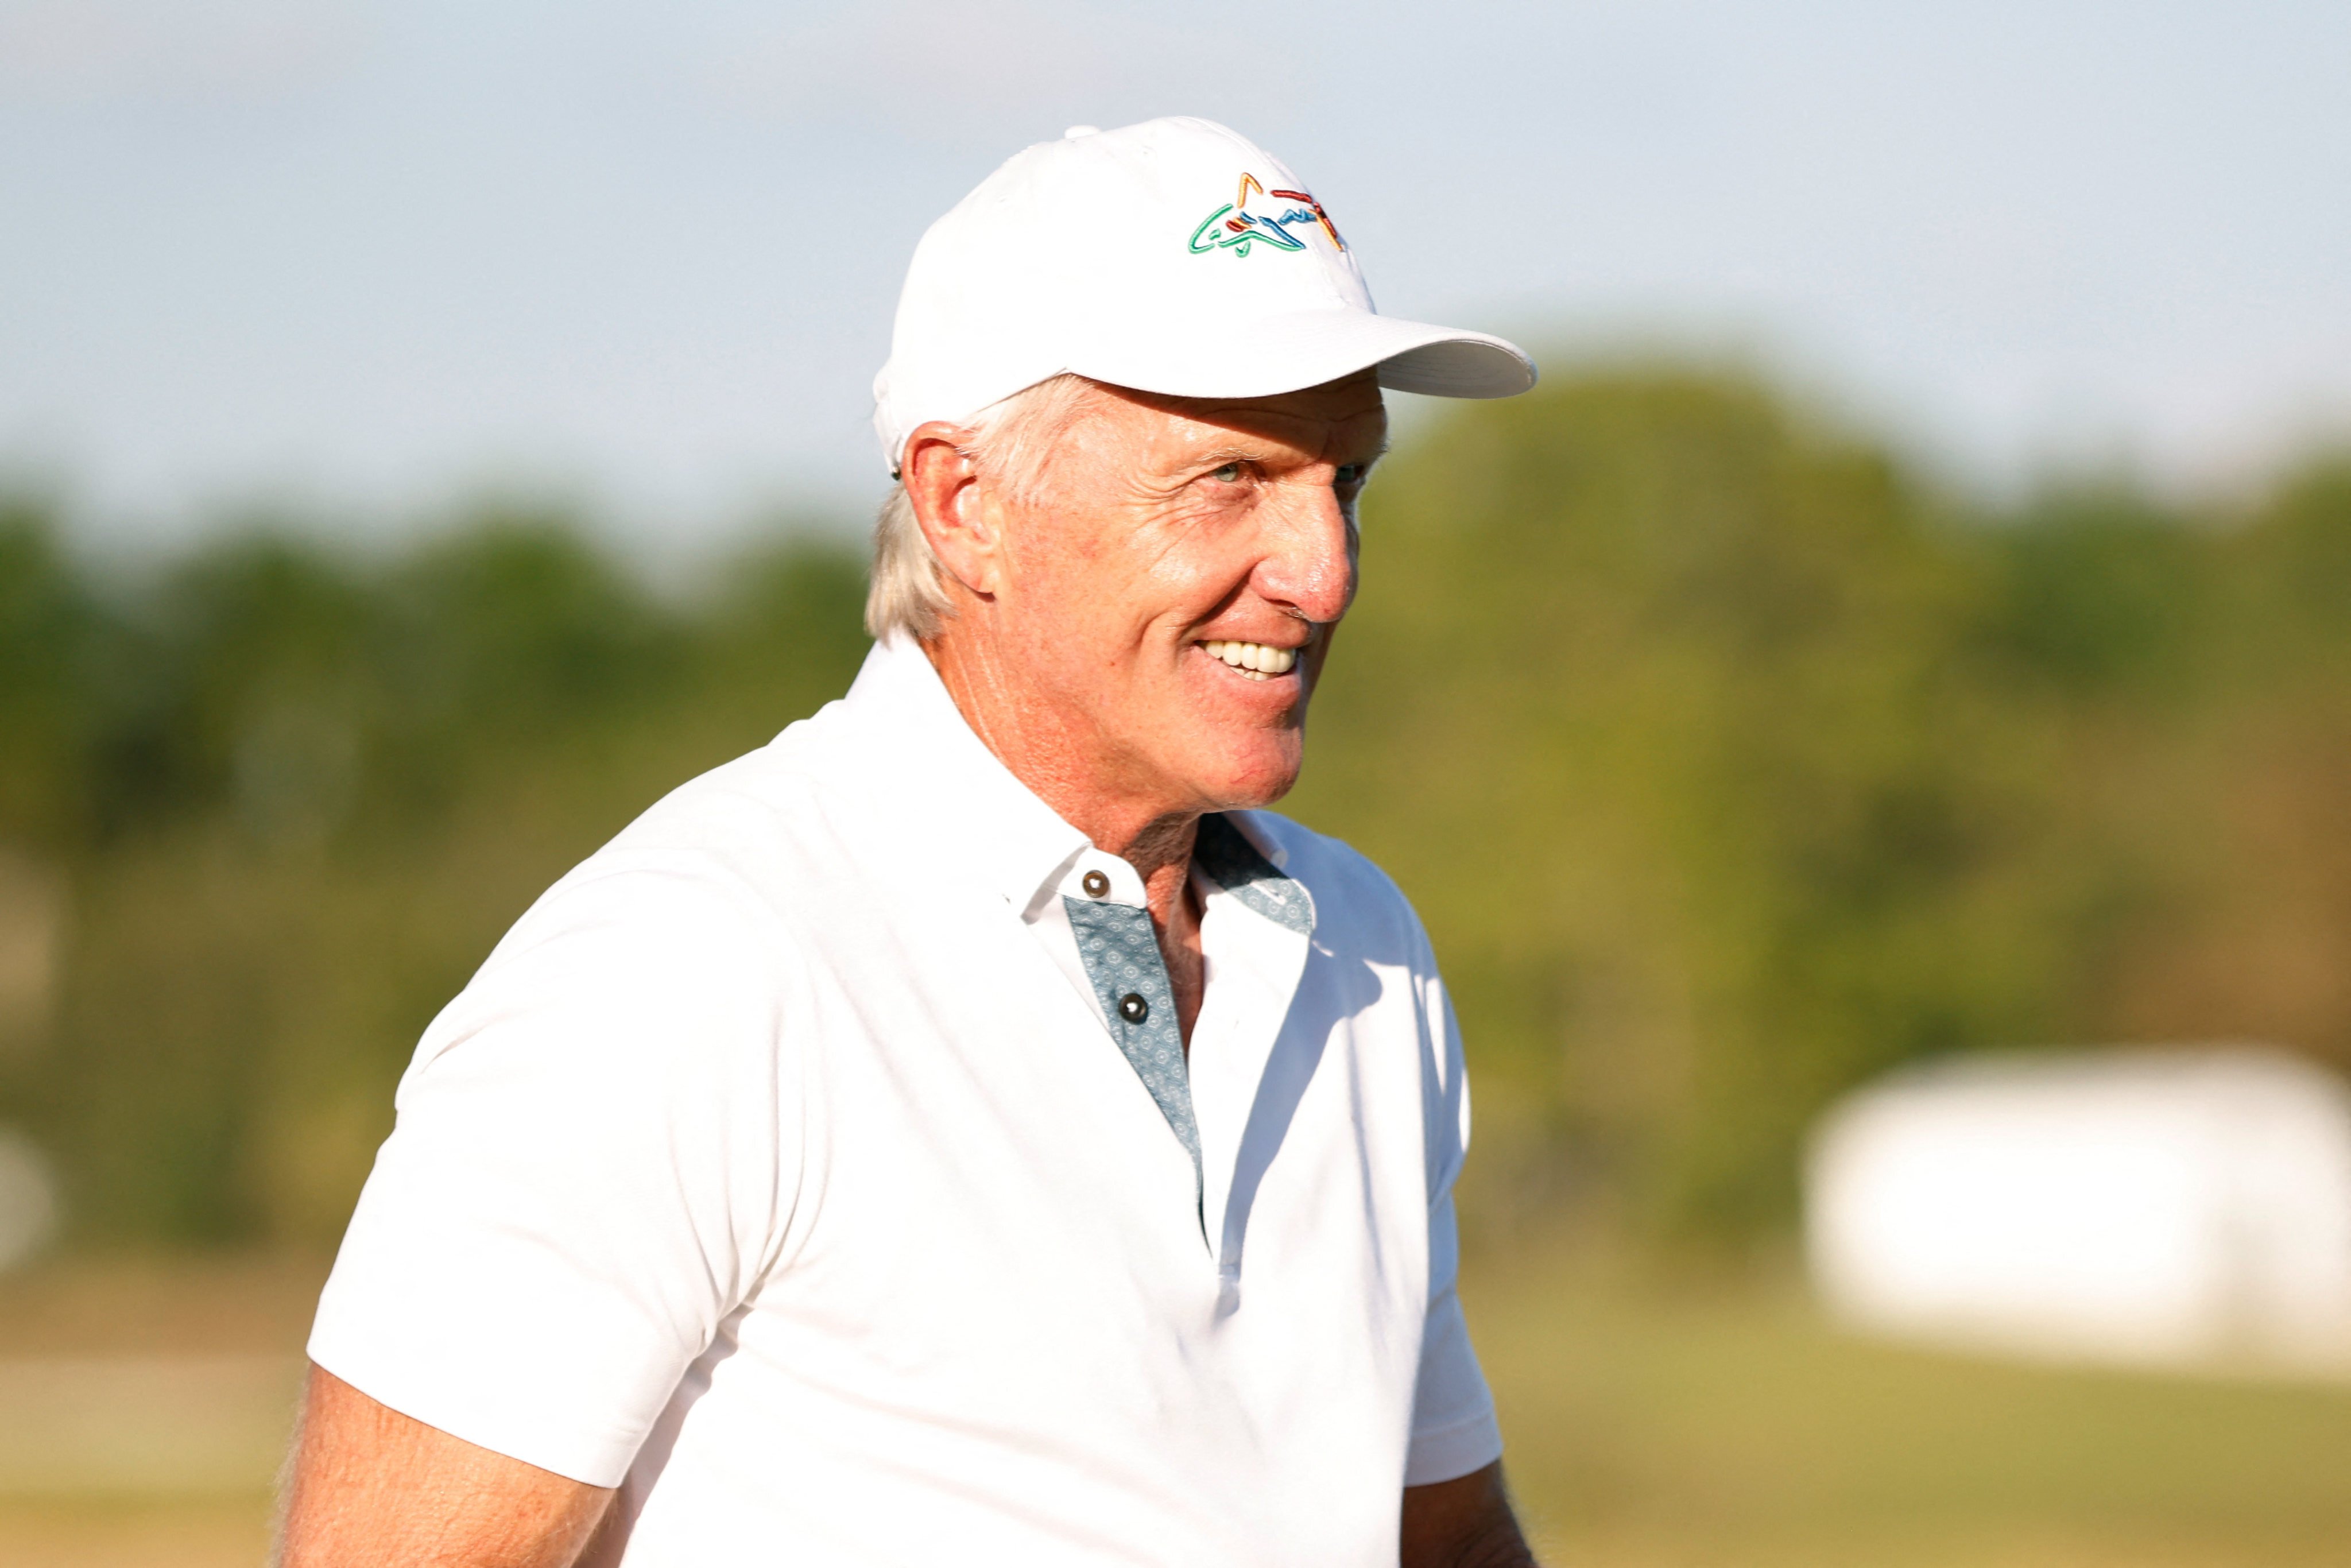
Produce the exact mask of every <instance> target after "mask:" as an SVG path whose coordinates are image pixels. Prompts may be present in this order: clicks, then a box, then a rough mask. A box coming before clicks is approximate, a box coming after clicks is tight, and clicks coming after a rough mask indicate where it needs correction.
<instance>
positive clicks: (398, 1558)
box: [277, 1367, 612, 1568]
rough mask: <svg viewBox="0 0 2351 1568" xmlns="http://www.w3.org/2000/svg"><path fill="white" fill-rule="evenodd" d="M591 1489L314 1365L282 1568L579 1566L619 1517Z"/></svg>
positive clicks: (608, 1496)
mask: <svg viewBox="0 0 2351 1568" xmlns="http://www.w3.org/2000/svg"><path fill="white" fill-rule="evenodd" d="M611 1500H612V1492H611V1489H609V1488H605V1487H593V1486H590V1485H588V1484H587V1483H586V1482H584V1481H575V1480H573V1479H570V1478H569V1477H567V1476H559V1475H557V1474H556V1473H555V1472H554V1471H552V1470H543V1469H539V1468H538V1466H536V1465H528V1464H525V1463H524V1462H523V1461H522V1460H520V1459H514V1458H507V1456H506V1455H504V1454H500V1453H496V1452H494V1451H493V1450H491V1449H488V1448H481V1447H478V1446H477V1445H475V1444H473V1443H468V1442H466V1441H465V1439H463V1438H461V1437H452V1436H450V1435H449V1434H448V1433H446V1432H443V1431H440V1430H438V1429H437V1428H435V1427H428V1426H426V1425H425V1424H424V1423H423V1422H422V1421H418V1420H414V1419H412V1418H411V1417H409V1416H402V1415H401V1414H400V1413H399V1412H398V1411H396V1410H392V1409H390V1408H388V1407H387V1406H382V1405H380V1404H378V1403H377V1402H376V1401H375V1400H373V1399H371V1398H369V1397H368V1396H366V1395H364V1394H362V1393H360V1391H359V1390H358V1389H356V1388H353V1387H352V1386H351V1385H350V1384H348V1383H345V1382H343V1381H342V1380H341V1379H340V1378H338V1377H336V1376H335V1375H332V1374H331V1373H328V1372H324V1371H321V1370H319V1368H317V1367H313V1368H311V1371H310V1382H309V1386H308V1390H307V1391H306V1393H305V1394H304V1396H303V1402H302V1423H301V1427H300V1429H299V1430H298V1433H297V1434H296V1437H295V1439H294V1453H293V1457H292V1458H291V1459H290V1461H289V1462H288V1465H287V1477H286V1496H285V1503H284V1507H285V1514H284V1520H283V1522H282V1524H281V1525H280V1528H279V1532H278V1542H277V1563H278V1565H279V1568H378V1565H381V1568H395V1565H397V1568H424V1565H426V1564H435V1563H447V1564H453V1565H454V1564H459V1563H463V1564H465V1565H466V1568H569V1564H571V1563H575V1562H577V1561H578V1560H579V1558H580V1553H581V1552H582V1550H583V1549H584V1548H585V1547H586V1546H587V1545H588V1543H589V1542H590V1539H591V1538H592V1537H593V1536H594V1534H595V1531H596V1527H597V1525H598V1524H599V1523H600V1522H601V1521H603V1520H604V1519H605V1518H606V1516H607V1514H608V1513H609V1512H610V1510H611Z"/></svg>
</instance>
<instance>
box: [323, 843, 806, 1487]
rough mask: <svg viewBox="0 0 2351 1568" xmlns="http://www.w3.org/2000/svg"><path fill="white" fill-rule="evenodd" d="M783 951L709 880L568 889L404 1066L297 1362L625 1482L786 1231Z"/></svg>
mask: <svg viewBox="0 0 2351 1568" xmlns="http://www.w3.org/2000/svg"><path fill="white" fill-rule="evenodd" d="M780 951H781V944H780V941H779V939H778V937H777V936H775V935H774V934H773V933H771V932H770V931H769V930H768V927H767V926H766V925H764V924H763V912H762V911H761V910H760V909H759V908H758V906H757V904H755V902H754V901H753V900H752V899H751V898H750V897H749V896H748V895H747V894H742V893H739V892H737V891H736V890H735V889H734V888H733V887H732V886H730V885H727V884H724V883H720V882H718V881H717V880H716V878H715V877H711V876H704V875H697V874H691V873H681V872H677V871H674V870H622V871H614V872H607V873H603V874H601V875H594V876H576V877H575V878H574V879H572V880H569V881H567V882H566V883H559V884H558V886H557V887H556V888H555V889H553V890H551V891H550V892H549V894H548V895H547V897H546V898H544V899H543V900H542V901H541V902H540V904H538V906H537V907H535V908H534V909H533V910H532V911H531V912H530V913H529V914H528V915H526V916H525V917H524V918H523V920H522V922H521V923H520V924H519V925H517V926H516V928H515V930H514V931H513V932H512V933H511V934H509V936H507V939H506V941H505V942H503V943H501V944H500V945H499V947H498V950H497V951H496V953H494V954H493V955H492V956H491V957H490V960H489V962H488V963H487V964H486V965H485V966H484V967H483V968H482V971H481V972H480V973H479V974H478V975H476V976H475V978H474V981H473V983H472V984H471V985H469V986H468V987H467V988H465V991H464V992H463V993H462V994H461V995H460V996H459V997H458V998H457V999H456V1000H455V1001H454V1002H452V1003H451V1004H450V1005H449V1007H448V1008H447V1009H445V1010H444V1012H443V1013H442V1014H441V1016H440V1017H439V1018H438V1019H434V1023H433V1025H432V1027H431V1028H430V1029H429V1030H428V1031H427V1032H426V1035H425V1038H424V1040H423V1043H422V1045H421V1046H420V1047H419V1048H418V1051H417V1055H416V1059H415V1061H414V1063H413V1065H412V1066H411V1067H410V1069H409V1071H408V1074H407V1076H406V1077H405V1078H404V1079H403V1080H402V1084H401V1089H400V1093H399V1098H398V1110H399V1115H398V1120H397V1123H396V1124H395V1127H394V1130H393V1132H392V1136H391V1138H390V1139H389V1140H387V1141H386V1143H385V1144H384V1146H383V1148H382V1150H381V1152H380V1153H379V1154H378V1155H377V1157H376V1164H375V1167H374V1170H373V1172H372V1173H371V1175H370V1176H369V1178H368V1183H367V1186H366V1188H365V1190H364V1192H363V1193H362V1194H361V1197H360V1204H359V1208H358V1211H357V1212H356V1213H355V1214H354V1216H353V1217H352V1220H351V1224H350V1229H349V1231H348V1232H347V1233H346V1235H345V1238H344V1241H343V1246H342V1249H341V1251H340V1254H339V1255H338V1257H337V1260H336V1262H335V1268H334V1272H333V1274H332V1276H331V1278H330V1279H329V1281H328V1284H327V1289H326V1292H325V1294H324V1296H323V1298H322V1299H321V1301H320V1303H319V1316H318V1320H317V1323H316V1326H315V1327H314V1329H313V1332H312V1334H311V1339H310V1347H309V1348H310V1357H311V1359H312V1360H313V1361H314V1362H316V1363H317V1364H319V1366H321V1367H323V1368H325V1369H326V1370H327V1371H328V1372H329V1373H332V1374H333V1375H336V1376H337V1377H340V1378H341V1379H342V1380H343V1381H345V1382H347V1383H349V1384H350V1385H353V1386H354V1387H356V1388H358V1389H360V1391H361V1392H362V1393H365V1394H367V1395H369V1396H371V1397H372V1398H374V1399H376V1400H377V1401H379V1402H380V1403H381V1404H384V1405H386V1406H390V1407H392V1409H394V1410H398V1411H400V1412H402V1414H404V1415H407V1416H413V1417H415V1418H416V1419H418V1420H420V1421H423V1422H425V1423H426V1424H428V1425H430V1426H433V1427H439V1428H440V1429H442V1430H444V1431H445V1432H449V1433H451V1434H453V1435H455V1436H456V1437H463V1438H465V1440H467V1441H468V1442H472V1443H476V1444H479V1445H481V1446H482V1447H484V1448H491V1449H494V1450H496V1451H497V1452H499V1453H503V1454H507V1455H510V1456H512V1457H513V1458H518V1459H522V1460H525V1461H526V1462H528V1463H530V1464H534V1465H537V1466H538V1467H540V1468H541V1469H549V1470H553V1471H555V1472H557V1473H558V1474H560V1475H565V1476H569V1477H571V1478H573V1479H577V1480H581V1481H586V1482H589V1483H590V1484H592V1485H596V1486H615V1485H618V1484H619V1482H620V1481H621V1479H622V1477H623V1475H624V1474H625V1473H626V1472H627V1470H628V1468H629V1465H630V1462H631V1461H632V1458H634V1456H635V1454H636V1451H637V1448H638V1447H639V1445H640V1444H641V1443H642V1442H643V1440H644V1437H645V1436H646V1434H647V1432H648V1431H649V1430H650V1429H651V1428H652V1427H653V1423H654V1421H655V1420H656V1419H657V1418H658V1417H659V1416H660V1415H661V1413H662V1411H663V1409H664V1407H665V1406H666V1405H667V1404H668V1402H669V1399H670V1396H671V1395H672V1393H673V1391H674V1389H675V1387H676V1385H677V1383H678V1380H679V1378H680V1377H681V1376H682V1375H684V1372H685V1370H686V1369H687V1368H688V1367H689V1366H690V1365H691V1364H693V1363H694V1361H695V1358H696V1357H698V1356H699V1355H701V1354H702V1353H703V1352H704V1351H705V1349H706V1348H708V1346H709V1345H710V1343H712V1340H713V1338H714V1336H715V1335H716V1333H717V1331H718V1328H719V1325H720V1324H721V1323H722V1322H724V1320H725V1319H726V1316H727V1314H728V1313H730V1312H732V1311H733V1310H734V1309H735V1308H736V1306H737V1305H738V1304H739V1303H740V1301H741V1300H742V1299H743V1297H744V1296H745V1295H746V1293H747V1291H748V1290H749V1289H750V1287H751V1286H752V1285H753V1284H754V1283H755V1282H756V1281H757V1279H758V1275H759V1273H760V1272H761V1271H763V1270H764V1269H765V1268H766V1267H767V1266H768V1263H769V1262H770V1261H771V1260H772V1259H773V1256H774V1254H775V1251H776V1249H777V1247H778V1239H779V1237H780V1234H781V1232H782V1229H783V1227H784V1224H785V1223H786V1221H787V1220H788V1218H789V1209H790V1202H791V1197H792V1194H793V1192H794V1190H795V1188H796V1183H797V1176H798V1169H799V1110H798V1100H799V1094H798V1084H799V1080H798V1071H797V1068H796V1067H795V1066H794V1065H793V1064H792V1062H791V1061H789V1059H788V1058H787V1056H786V1053H785V1049H784V1048H785V1045H786V1043H787V1042H786V1041H785V1040H784V1039H783V1034H784V1031H783V1030H782V1028H781V1021H782V1020H781V1013H782V1009H783V1001H782V993H781V988H780V984H779V979H778V963H779V959H778V954H779V952H780Z"/></svg>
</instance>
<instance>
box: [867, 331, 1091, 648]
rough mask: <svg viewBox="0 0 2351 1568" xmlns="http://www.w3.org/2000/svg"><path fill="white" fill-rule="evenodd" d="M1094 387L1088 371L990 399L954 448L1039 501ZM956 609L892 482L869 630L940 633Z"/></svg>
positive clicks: (909, 507)
mask: <svg viewBox="0 0 2351 1568" xmlns="http://www.w3.org/2000/svg"><path fill="white" fill-rule="evenodd" d="M1096 391H1097V385H1096V383H1095V382H1090V381H1088V380H1086V379H1085V377H1083V376H1076V375H1069V374H1066V373H1064V374H1062V375H1058V376H1052V377H1049V378H1048V379H1046V380H1044V381H1041V382H1038V383H1037V384H1036V385H1034V386H1031V387H1028V388H1025V389H1024V390H1022V391H1020V392H1014V393H1013V394H1012V395H1011V396H1010V397H1008V398H1005V399H1003V400H1002V401H1000V402H992V403H990V404H988V405H987V407H986V408H984V409H982V410H980V411H979V413H977V414H974V415H973V416H972V421H971V423H970V424H968V425H967V426H966V427H965V429H964V431H963V439H962V440H960V441H958V442H957V443H956V451H958V452H960V453H962V454H963V455H965V456H966V457H967V458H969V459H970V460H971V462H972V465H973V466H974V467H975V468H977V470H978V471H979V473H980V475H981V476H982V477H984V478H986V479H988V480H989V481H991V482H993V483H995V484H997V485H998V486H1003V487H1004V488H1006V489H1008V491H1009V492H1010V493H1011V494H1012V495H1013V496H1014V497H1016V498H1019V499H1020V500H1024V501H1029V500H1034V499H1035V498H1036V497H1038V495H1039V494H1040V492H1041V491H1042V490H1043V488H1044V478H1045V466H1046V459H1047V458H1048V457H1049V456H1050V455H1051V454H1052V450H1053V447H1054V444H1056V443H1057V442H1059V441H1060V440H1061V434H1062V433H1063V432H1064V431H1066V430H1068V428H1069V426H1070V423H1071V420H1073V419H1075V418H1076V417H1077V414H1078V413H1079V411H1080V410H1081V409H1082V408H1083V407H1084V406H1085V404H1086V402H1088V401H1089V400H1090V399H1091V398H1092V396H1093V395H1094V393H1095V392H1096ZM954 614H955V601H953V600H952V599H951V598H949V597H948V594H947V584H946V570H945V569H944V568H942V567H941V566H940V565H939V558H938V557H937V556H936V555H935V554H934V553H933V552H932V549H931V541H930V540H929V539H927V538H924V537H923V527H922V524H921V522H920V521H919V520H918V519H917V518H916V517H915V516H914V499H913V497H909V496H908V495H907V494H906V486H904V484H897V485H893V486H890V497H889V499H887V500H885V501H883V503H882V513H881V516H879V517H876V518H874V520H873V578H872V585H871V586H870V587H869V588H868V589H867V590H866V592H865V630H866V632H868V633H869V634H870V635H872V637H874V638H875V639H876V640H877V641H878V640H879V639H882V638H884V637H887V636H889V635H890V634H891V633H892V632H897V633H900V634H902V635H904V636H908V637H914V638H918V639H920V638H929V637H935V636H936V635H938V632H939V628H940V627H941V626H942V625H943V624H944V623H945V622H947V621H948V620H949V619H951V618H952V617H953V616H954Z"/></svg>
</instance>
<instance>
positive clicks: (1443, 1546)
mask: <svg viewBox="0 0 2351 1568" xmlns="http://www.w3.org/2000/svg"><path fill="white" fill-rule="evenodd" d="M1399 1534H1400V1541H1399V1543H1398V1544H1399V1551H1398V1559H1399V1561H1400V1563H1401V1564H1402V1568H1535V1555H1534V1552H1532V1551H1531V1550H1530V1549H1529V1547H1528V1545H1527V1538H1526V1537H1525V1536H1524V1535H1523V1534H1521V1533H1520V1531H1519V1521H1518V1517H1517V1515H1515V1514H1514V1513H1512V1512H1511V1511H1510V1494H1509V1493H1508V1492H1507V1491H1506V1490H1503V1487H1502V1466H1501V1461H1500V1460H1499V1459H1498V1460H1496V1461H1495V1462H1494V1463H1492V1464H1490V1465H1488V1466H1487V1467H1486V1468H1485V1469H1479V1470H1472V1471H1470V1472H1469V1474H1468V1475H1466V1476H1460V1477H1458V1478H1456V1479H1452V1480H1449V1481H1437V1482H1436V1483H1434V1484H1433V1485H1429V1486H1418V1487H1406V1488H1405V1489H1404V1515H1403V1523H1402V1526H1401V1529H1400V1531H1399Z"/></svg>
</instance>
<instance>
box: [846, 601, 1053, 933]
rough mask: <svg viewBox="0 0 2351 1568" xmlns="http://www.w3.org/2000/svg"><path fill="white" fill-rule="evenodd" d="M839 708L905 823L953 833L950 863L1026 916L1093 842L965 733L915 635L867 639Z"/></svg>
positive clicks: (919, 828) (952, 702) (965, 726)
mask: <svg viewBox="0 0 2351 1568" xmlns="http://www.w3.org/2000/svg"><path fill="white" fill-rule="evenodd" d="M842 706H843V707H844V708H846V710H847V711H848V714H849V716H851V718H852V720H853V721H854V722H855V724H856V725H857V727H858V729H859V731H860V734H861V736H862V738H863V739H864V740H865V742H866V743H867V744H868V745H869V746H871V747H873V748H874V750H875V751H876V753H877V754H878V755H877V758H876V759H877V760H878V761H880V762H881V763H882V765H883V771H884V773H885V775H886V776H887V778H886V787H887V788H888V789H889V792H890V793H891V794H892V795H893V796H895V797H898V798H899V799H901V800H904V803H905V807H906V810H907V815H908V817H909V819H910V821H908V824H907V825H908V826H909V828H910V829H913V830H914V831H923V825H925V824H936V825H937V827H938V828H939V829H943V830H945V831H947V832H949V833H951V834H952V835H953V837H954V840H955V843H954V845H953V846H952V852H953V853H954V854H955V855H956V858H957V859H958V861H960V862H961V863H963V864H964V865H966V866H967V867H968V868H969V869H970V870H972V871H973V872H975V873H977V875H978V876H979V877H980V879H981V880H982V881H984V882H986V883H987V885H988V886H990V887H991V888H993V889H995V890H996V891H997V892H998V893H999V894H1002V895H1003V897H1004V900H1005V902H1006V903H1008V904H1011V905H1012V907H1013V908H1014V909H1015V910H1017V911H1019V912H1021V913H1022V914H1024V915H1025V914H1027V913H1028V912H1029V909H1030V906H1031V905H1032V904H1035V903H1036V902H1037V900H1038V899H1039V898H1040V896H1041V895H1042V894H1044V892H1045V891H1046V890H1047V889H1048V888H1049V887H1050V885H1052V884H1054V883H1057V882H1058V881H1059V879H1060V877H1061V874H1062V873H1063V872H1064V871H1065V870H1066V869H1067V868H1068V866H1069V865H1070V864H1071V862H1072V861H1074V860H1075V859H1076V858H1077V857H1078V856H1079V855H1081V854H1082V853H1084V852H1086V851H1087V850H1089V849H1090V848H1091V847H1092V846H1091V845H1090V844H1089V843H1088V842H1087V841H1086V836H1085V834H1083V833H1081V832H1080V831H1078V830H1077V829H1075V828H1073V827H1071V825H1070V824H1069V823H1067V822H1065V821H1062V820H1061V817H1060V816H1059V815H1058V814H1056V813H1055V811H1054V810H1053V809H1052V808H1051V807H1050V806H1048V805H1046V804H1045V802H1044V801H1042V800H1039V799H1038V798H1037V796H1036V794H1035V792H1034V791H1032V790H1031V789H1029V787H1028V786H1027V785H1025V784H1023V783H1021V782H1020V780H1019V779H1017V778H1015V777H1013V774H1012V770H1011V769H1010V768H1007V767H1005V766H1004V764H1003V763H1002V762H1001V761H1000V760H998V758H997V756H996V754H995V753H994V752H992V751H990V750H988V749H987V745H986V744H985V743H983V742H982V741H981V740H980V738H979V737H978V736H977V735H976V734H974V733H973V732H972V727H971V726H970V725H969V724H967V723H966V722H965V721H964V716H963V714H962V712H961V711H960V710H959V709H957V708H956V706H955V699H954V698H953V697H951V696H949V695H947V688H946V683H944V682H942V681H941V680H940V679H939V674H938V671H937V670H935V669H934V668H933V667H932V665H931V661H930V657H929V655H927V654H926V653H924V652H923V649H922V645H921V644H920V643H916V642H915V641H914V639H913V638H911V637H903V636H891V637H885V638H883V640H882V641H880V642H878V643H874V644H873V650H872V653H868V654H866V656H865V664H864V666H863V668H862V669H860V670H859V671H858V673H857V679H856V680H855V681H854V682H853V683H852V685H850V688H849V695H848V696H847V697H846V698H845V699H844V701H843V704H842Z"/></svg>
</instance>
